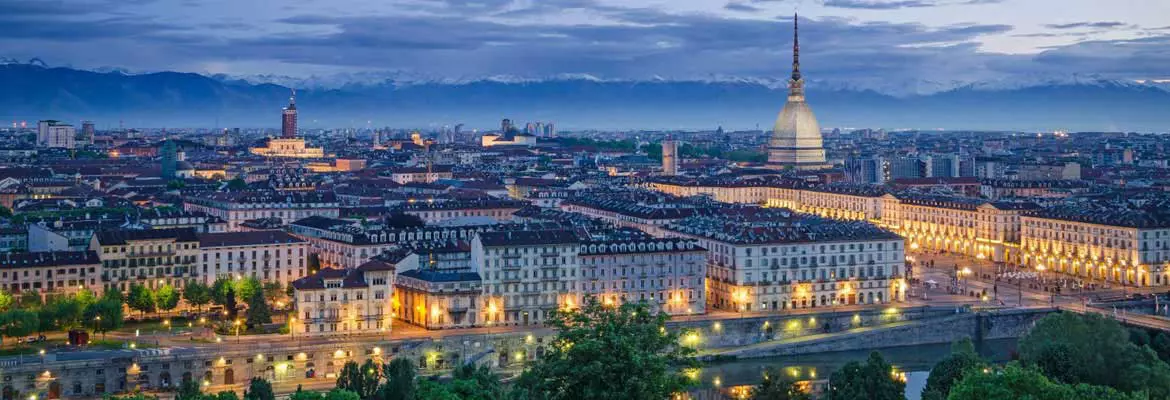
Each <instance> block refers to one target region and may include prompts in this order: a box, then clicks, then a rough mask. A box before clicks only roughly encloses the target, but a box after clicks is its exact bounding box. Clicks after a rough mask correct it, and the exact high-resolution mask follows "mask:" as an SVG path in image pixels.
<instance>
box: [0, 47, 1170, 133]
mask: <svg viewBox="0 0 1170 400" xmlns="http://www.w3.org/2000/svg"><path fill="white" fill-rule="evenodd" d="M716 78H717V79H711V80H691V81H685V80H669V79H654V80H614V79H602V78H598V77H594V76H589V75H563V76H561V77H560V78H558V79H523V78H514V77H493V78H490V79H468V80H455V79H449V80H440V81H405V80H387V81H383V82H381V83H378V84H350V85H345V86H342V87H339V88H325V87H319V88H298V89H297V90H298V98H297V103H298V108H299V109H300V111H301V121H302V124H301V126H303V127H306V128H318V127H320V128H332V127H343V126H366V125H367V123H366V121H369V124H371V125H373V126H396V127H433V126H438V125H454V124H455V123H467V124H468V126H474V127H483V128H488V129H490V128H491V127H494V126H496V125H497V122H496V121H498V120H499V119H501V118H505V117H511V118H513V119H515V120H518V121H536V120H542V121H556V122H557V123H558V126H559V127H561V128H562V129H565V128H599V129H622V128H630V129H699V128H711V127H714V126H717V125H723V126H724V127H726V128H729V129H750V128H754V127H756V126H759V127H761V128H763V129H767V128H768V127H769V126H770V125H771V122H772V119H773V118H775V115H776V113H777V112H778V111H779V110H780V108H781V107H782V106H783V102H784V99H785V96H786V91H787V89H786V87H785V85H782V84H781V83H782V81H780V80H772V79H759V78H733V77H716ZM1038 82H1039V84H1036V85H1013V84H1012V83H1010V82H989V83H980V84H969V85H964V86H959V87H955V88H951V89H948V90H943V91H936V92H932V93H930V94H910V95H903V96H896V95H891V94H886V93H882V92H881V91H878V90H874V89H868V88H864V87H853V86H848V85H833V84H831V83H827V82H820V81H815V80H814V81H810V83H809V85H808V97H809V102H810V104H811V105H812V107H813V109H814V110H815V111H816V112H817V115H818V117H819V119H820V121H821V125H822V126H825V127H834V126H836V127H885V128H891V129H896V128H919V129H934V128H945V129H1016V130H1049V131H1050V130H1056V129H1069V130H1133V131H1159V132H1160V131H1166V130H1167V128H1168V127H1170V116H1162V115H1161V114H1164V113H1163V112H1161V111H1159V110H1164V109H1165V108H1166V107H1167V106H1170V91H1167V90H1166V89H1165V86H1164V83H1148V84H1146V83H1139V82H1128V81H1117V80H1107V79H1103V78H1100V77H1095V76H1084V77H1074V79H1071V80H1060V79H1058V80H1048V81H1038ZM0 86H2V87H5V88H7V90H5V91H0V119H7V120H36V119H61V120H67V121H70V120H75V119H92V120H105V121H107V123H109V121H117V120H126V121H128V122H130V123H131V124H132V125H134V126H200V127H209V126H213V125H214V124H216V122H217V121H218V123H219V125H220V126H245V127H274V126H277V125H279V110H280V107H282V106H284V105H285V104H287V97H288V92H289V90H290V89H289V88H288V87H286V86H283V85H279V84H276V83H271V82H250V81H248V80H246V79H241V78H238V77H230V76H227V75H216V76H207V75H203V74H197V73H190V72H172V71H164V72H155V73H141V74H135V73H127V72H125V71H120V70H113V71H104V72H100V71H86V70H77V69H71V68H65V67H47V66H42V65H30V64H24V63H4V64H0Z"/></svg>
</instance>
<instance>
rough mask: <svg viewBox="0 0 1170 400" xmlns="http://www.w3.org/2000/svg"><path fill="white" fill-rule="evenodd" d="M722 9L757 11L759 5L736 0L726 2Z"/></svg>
mask: <svg viewBox="0 0 1170 400" xmlns="http://www.w3.org/2000/svg"><path fill="white" fill-rule="evenodd" d="M723 9H724V10H729V11H741V12H757V11H760V10H761V9H760V8H759V7H756V6H753V5H751V4H747V3H743V2H738V1H732V2H728V3H727V4H725V5H724V6H723Z"/></svg>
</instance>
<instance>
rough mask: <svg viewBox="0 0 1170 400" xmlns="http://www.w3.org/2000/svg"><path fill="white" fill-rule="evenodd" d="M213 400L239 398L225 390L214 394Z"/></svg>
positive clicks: (235, 399) (233, 399)
mask: <svg viewBox="0 0 1170 400" xmlns="http://www.w3.org/2000/svg"><path fill="white" fill-rule="evenodd" d="M213 400H240V396H237V395H236V392H233V391H228V390H225V391H222V392H219V393H216V394H215V398H214V399H213Z"/></svg>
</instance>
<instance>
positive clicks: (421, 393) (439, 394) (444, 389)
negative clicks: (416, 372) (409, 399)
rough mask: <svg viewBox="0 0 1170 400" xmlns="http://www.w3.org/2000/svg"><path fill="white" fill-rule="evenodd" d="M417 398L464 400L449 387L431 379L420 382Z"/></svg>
mask: <svg viewBox="0 0 1170 400" xmlns="http://www.w3.org/2000/svg"><path fill="white" fill-rule="evenodd" d="M417 396H418V397H417V398H418V399H427V400H462V399H460V398H459V395H456V394H455V393H454V392H452V391H451V389H450V387H448V386H447V385H444V384H442V383H440V382H438V381H434V380H430V379H423V380H421V381H419V382H418V391H417Z"/></svg>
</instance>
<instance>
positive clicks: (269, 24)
mask: <svg viewBox="0 0 1170 400" xmlns="http://www.w3.org/2000/svg"><path fill="white" fill-rule="evenodd" d="M78 1H81V0H78ZM102 1H107V0H102ZM207 1H212V0H207ZM216 1H225V2H231V0H216ZM351 1H354V2H356V3H345V5H346V7H344V9H345V11H346V12H336V11H332V9H326V8H308V9H306V8H297V7H293V8H292V11H285V12H277V11H273V13H272V14H273V15H271V16H266V17H265V18H259V19H257V20H255V21H253V20H247V21H246V22H245V21H243V20H239V19H231V18H225V17H223V16H222V15H217V14H198V13H199V12H205V11H206V10H208V9H214V7H210V8H202V9H198V10H196V9H188V8H181V10H182V11H181V12H190V13H192V14H191V15H190V18H181V19H176V18H174V16H171V17H172V18H170V19H166V18H162V17H164V16H162V15H157V16H156V15H121V14H114V13H111V12H108V11H105V10H103V9H101V8H99V7H91V6H88V5H81V6H79V7H77V8H74V9H61V8H59V7H56V6H55V4H58V3H55V2H35V3H31V4H32V5H28V4H26V3H24V2H13V0H0V7H3V6H7V5H10V4H23V5H20V7H23V8H21V9H20V10H21V11H20V12H18V13H10V14H5V13H0V26H5V27H6V28H8V29H7V30H6V32H7V34H5V35H0V49H3V50H2V54H0V56H4V57H13V58H19V59H27V58H30V57H33V56H42V57H44V58H46V59H47V61H48V62H49V63H51V64H57V65H60V64H67V63H76V64H79V65H78V66H80V67H101V66H115V67H123V68H128V69H132V70H140V71H141V70H160V69H173V70H181V71H193V72H205V71H206V70H208V69H212V70H214V71H215V72H225V73H229V74H261V73H262V74H287V75H297V74H307V73H313V74H316V73H320V72H321V71H337V72H353V71H391V70H393V71H402V72H403V73H404V74H407V75H409V76H425V77H429V78H444V79H445V78H481V77H485V76H493V75H509V76H517V77H528V78H539V77H545V76H551V75H558V74H566V73H570V74H574V73H580V74H590V75H594V76H598V77H603V78H625V79H650V78H652V77H656V76H661V77H665V78H668V79H705V78H710V77H713V76H746V77H764V78H782V77H784V76H785V75H787V74H788V65H789V64H790V63H791V34H792V22H791V21H790V20H788V19H787V18H788V17H783V16H782V17H777V18H765V17H763V16H762V15H760V14H761V11H763V10H761V7H757V4H759V3H758V2H757V1H749V0H731V1H730V2H728V3H723V6H722V8H723V10H726V11H723V10H719V9H716V10H714V11H708V12H671V11H668V10H662V9H659V8H649V7H621V6H614V5H611V4H613V3H601V2H597V1H593V0H540V1H523V2H522V1H512V0H479V1H472V0H402V1H401V2H393V3H394V4H386V3H385V2H382V1H380V0H351ZM831 1H836V2H850V1H852V2H854V3H874V4H876V3H877V2H875V1H862V0H831ZM988 1H989V0H965V1H959V0H954V1H945V2H944V1H939V0H929V1H928V0H909V1H897V2H883V4H884V5H883V7H891V6H890V4H895V5H897V6H898V7H928V6H936V7H937V6H940V5H944V4H949V5H963V4H972V3H975V2H988ZM910 3H915V4H916V5H911V4H910ZM85 4H96V3H85ZM107 4H108V3H107ZM171 4H172V3H168V2H157V3H152V4H150V5H149V6H151V7H162V6H169V5H171ZM290 4H300V3H290ZM306 4H308V3H306ZM313 4H314V6H313V7H333V6H332V5H328V6H327V5H318V4H317V3H313ZM842 4H843V3H842ZM298 7H300V6H298ZM395 7H398V8H395ZM716 7H718V6H716ZM14 8H15V7H14ZM133 9H135V7H125V9H123V10H120V12H130V11H132V10H133ZM871 9H872V8H871ZM878 9H879V10H880V9H889V8H878ZM367 10H375V11H373V12H371V11H367ZM727 11H731V12H727ZM54 12H60V13H59V14H54ZM181 12H180V11H176V13H181ZM184 17H186V15H184ZM188 20H189V21H188ZM800 23H801V45H802V60H801V61H802V64H804V68H803V69H804V72H805V74H806V76H807V77H808V79H810V80H812V81H826V82H844V83H848V84H855V86H857V87H875V86H890V85H900V84H904V83H906V82H913V81H917V80H932V81H945V82H951V81H972V80H983V79H1001V78H1006V77H1011V76H1013V75H1018V74H1032V73H1038V72H1043V73H1072V72H1096V69H1100V70H1104V71H1109V73H1111V74H1116V75H1118V76H1130V75H1134V76H1137V75H1140V74H1144V73H1148V72H1149V71H1151V70H1154V69H1156V68H1161V67H1162V66H1164V65H1166V62H1165V58H1166V57H1165V56H1163V54H1170V51H1166V50H1170V48H1168V47H1167V46H1165V44H1164V43H1161V42H1158V41H1157V40H1153V41H1147V42H1093V43H1091V44H1085V43H1083V44H1079V45H1076V46H1063V47H1059V46H1058V47H1054V48H1052V49H1048V50H1046V51H1045V52H1043V53H1041V54H1038V55H1034V56H1033V55H1023V56H1020V55H1005V54H996V53H989V52H986V51H985V50H983V49H982V48H981V43H980V42H981V38H983V37H986V36H1006V35H1011V34H1012V30H1013V28H1012V27H1011V26H1008V25H1001V24H985V23H966V24H954V25H944V26H930V25H927V24H922V23H905V22H882V21H862V20H858V19H855V18H847V17H827V16H826V17H820V18H816V19H802V20H801V21H800ZM1085 24H1094V23H1085ZM1098 24H1099V23H1098ZM1086 27H1087V28H1090V29H1102V28H1100V27H1097V28H1093V27H1092V26H1089V25H1086ZM1066 30H1068V32H1064V30H1056V31H1055V32H1040V33H1027V34H1024V35H1022V36H1021V37H1039V35H1060V34H1064V33H1067V34H1070V35H1071V34H1081V33H1083V31H1078V30H1073V29H1066ZM1161 33H1166V32H1161ZM1148 34H1149V37H1148V38H1144V39H1155V38H1158V37H1163V36H1162V35H1161V34H1159V33H1158V32H1157V31H1149V33H1148ZM1033 35H1035V36H1033ZM1045 37H1050V36H1045ZM1051 37H1055V36H1051ZM1163 40H1164V37H1163ZM1066 47H1067V48H1066ZM1090 49H1091V50H1093V52H1099V54H1095V53H1093V52H1089V50H1090ZM1111 50H1113V51H1111ZM1061 62H1064V63H1065V64H1062V63H1061ZM1110 62H1111V63H1112V64H1109V63H1110ZM208 66H214V68H211V67H208ZM306 71H309V72H306Z"/></svg>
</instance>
